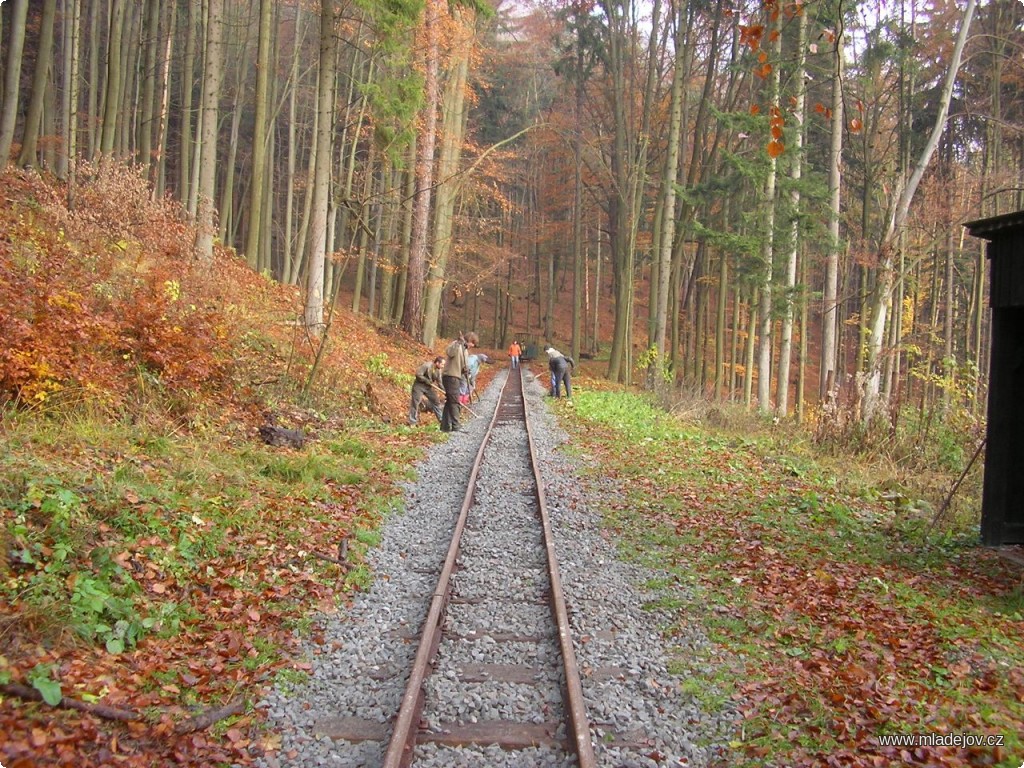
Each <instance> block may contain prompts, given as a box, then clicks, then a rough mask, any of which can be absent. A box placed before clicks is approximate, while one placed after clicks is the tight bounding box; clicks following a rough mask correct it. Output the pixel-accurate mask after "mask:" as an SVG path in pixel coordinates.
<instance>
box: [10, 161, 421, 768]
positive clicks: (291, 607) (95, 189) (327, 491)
mask: <svg viewBox="0 0 1024 768" xmlns="http://www.w3.org/2000/svg"><path fill="white" fill-rule="evenodd" d="M81 178H82V180H83V181H82V185H81V187H80V189H78V190H76V199H75V205H74V208H73V209H69V208H68V206H67V201H66V190H65V189H64V188H62V187H61V186H59V185H57V184H55V183H53V182H52V181H48V180H45V179H43V178H40V177H39V176H37V175H34V174H31V173H25V172H21V171H9V172H7V173H6V174H4V175H3V177H2V178H0V188H3V189H4V194H3V196H0V327H2V328H4V341H3V344H2V345H0V402H2V404H3V411H2V424H0V443H2V449H0V477H2V479H3V482H2V484H0V508H2V511H3V526H2V534H0V535H2V537H3V539H2V545H3V546H2V549H0V552H2V555H3V556H2V557H0V580H2V587H0V616H3V618H2V619H0V622H2V623H0V637H2V638H3V644H2V650H0V684H3V685H4V686H5V687H4V693H5V695H4V696H3V699H2V702H0V730H2V731H3V732H5V733H6V734H8V738H7V739H6V740H5V741H4V743H3V744H2V745H0V761H2V762H3V763H4V765H7V766H8V767H10V766H12V765H29V764H31V765H62V764H79V765H99V764H109V763H112V762H116V763H117V764H119V765H152V764H165V763H167V762H171V761H172V760H173V761H181V762H184V763H186V764H196V765H210V764H214V763H216V762H218V761H231V762H233V763H236V764H238V763H244V762H246V761H247V760H248V759H249V758H250V754H251V753H252V752H255V751H258V750H256V747H257V745H256V744H254V743H251V742H250V741H249V738H248V736H243V735H242V734H243V733H247V729H246V728H245V725H246V722H247V721H248V719H249V717H250V716H249V715H247V714H246V713H245V709H244V706H243V707H242V710H241V711H240V712H239V713H237V714H235V715H233V716H232V717H230V718H227V719H225V720H222V721H220V722H219V723H218V724H217V725H215V726H213V728H212V729H210V730H196V731H195V732H194V733H185V731H186V730H187V729H188V728H189V727H190V725H195V724H194V723H191V721H190V720H189V719H188V718H190V717H192V716H195V715H196V714H197V713H200V712H204V711H207V710H209V709H216V708H218V707H221V706H224V705H228V704H231V703H237V702H248V701H250V700H251V699H252V693H253V691H254V688H255V687H257V686H259V685H262V684H265V683H267V682H269V681H271V680H272V679H273V678H274V677H275V676H276V675H278V674H287V673H288V669H289V666H288V664H289V662H288V661H287V652H288V649H289V647H290V646H291V645H292V644H293V643H294V642H295V640H296V637H297V634H298V632H299V631H300V630H304V629H305V628H307V627H308V622H309V620H308V619H307V618H305V616H306V615H307V614H308V613H309V611H310V608H311V607H312V606H317V607H319V608H321V609H326V610H330V609H331V608H332V607H333V606H335V605H337V604H338V601H343V600H344V599H345V595H346V594H347V593H349V592H351V591H352V590H353V589H356V588H358V587H359V586H360V585H362V584H365V583H366V582H367V580H368V577H369V576H368V573H367V572H366V570H365V567H364V566H363V565H362V552H363V551H364V550H365V547H366V546H367V544H368V543H371V542H372V541H373V536H374V534H373V533H372V531H373V529H374V527H375V525H376V522H377V521H378V520H379V518H380V516H381V515H382V514H384V513H385V512H386V510H387V509H388V507H389V505H390V504H391V503H392V499H393V497H394V488H395V482H396V480H398V479H399V478H401V477H402V476H403V474H404V473H405V472H406V471H407V469H406V468H407V467H408V466H409V465H410V464H411V462H412V461H413V460H415V458H416V457H417V456H419V455H420V454H421V453H422V451H423V450H424V449H425V448H426V447H427V446H429V445H430V444H431V442H432V441H436V440H440V439H441V438H440V436H439V434H438V432H437V431H436V427H435V425H434V424H433V423H431V422H430V421H428V420H426V419H424V420H422V422H421V424H422V426H420V427H418V428H415V429H412V428H408V427H406V426H405V425H404V419H405V414H406V409H407V408H408V400H407V398H408V387H409V384H410V383H411V372H412V371H413V370H414V368H415V366H416V365H417V364H418V363H419V362H420V361H421V360H424V359H427V358H428V357H429V356H430V354H431V350H428V349H426V348H424V347H423V346H422V345H418V344H416V343H413V342H411V341H410V340H409V339H408V338H406V337H405V336H403V335H402V334H400V333H397V332H395V331H394V330H392V329H382V330H379V331H378V330H375V329H374V328H373V327H372V326H370V325H368V324H367V323H366V321H365V319H364V318H359V317H356V316H354V315H352V314H350V313H348V312H346V311H344V310H341V309H339V310H337V311H336V312H335V313H334V314H333V316H332V319H331V325H330V328H329V330H328V332H327V346H326V351H325V353H324V354H323V355H322V357H321V360H320V362H319V364H318V365H317V366H316V369H315V371H314V362H315V360H316V354H315V352H316V350H315V346H316V345H315V341H314V340H313V339H311V338H309V337H308V335H307V334H306V333H305V331H304V329H302V328H301V326H300V325H299V324H298V323H297V322H296V319H297V318H298V317H299V316H300V313H301V303H300V296H299V294H298V292H297V291H296V290H295V289H293V288H288V287H283V286H280V285H278V284H276V283H273V282H271V281H269V280H266V279H264V278H263V277H261V276H259V275H257V274H255V273H253V272H252V271H251V270H250V269H249V268H248V267H247V266H246V265H245V264H244V263H243V262H242V261H241V260H240V259H239V258H238V257H236V256H235V255H233V254H232V253H229V252H227V251H220V252H218V254H217V256H216V260H215V262H214V263H213V264H201V263H198V262H197V261H195V260H194V259H193V258H192V255H191V243H192V242H193V239H194V231H193V230H192V229H191V228H190V226H189V225H188V224H186V223H185V217H184V216H182V215H181V212H180V211H179V210H177V208H176V207H175V206H174V205H172V204H170V203H164V202H160V203H153V202H151V201H150V200H149V193H148V189H147V186H146V183H145V181H144V180H143V179H142V178H140V177H139V176H138V175H136V174H135V173H133V172H132V171H129V170H126V169H124V168H122V167H115V168H111V169H107V170H103V171H101V170H100V169H94V168H83V169H82V173H81ZM269 425H274V426H278V427H281V428H285V429H291V430H300V431H301V432H302V435H303V436H304V438H305V439H306V442H305V445H304V447H302V449H301V450H295V449H293V448H288V447H274V446H270V445H266V444H264V442H263V441H262V440H261V439H260V432H259V428H260V427H261V426H264V427H265V426H269ZM39 696H42V697H45V698H46V699H47V700H48V701H50V702H51V703H55V702H57V701H60V700H61V697H64V699H63V703H64V704H65V705H68V704H71V705H72V706H76V707H78V709H68V708H60V709H53V708H51V707H50V706H48V705H46V704H39V703H33V702H30V701H28V700H27V699H28V698H31V697H39ZM124 718H139V719H138V720H132V721H131V722H128V723H127V724H125V723H122V722H121V720H122V719H124ZM218 729H219V730H218Z"/></svg>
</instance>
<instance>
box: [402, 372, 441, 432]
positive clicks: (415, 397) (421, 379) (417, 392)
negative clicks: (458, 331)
mask: <svg viewBox="0 0 1024 768" xmlns="http://www.w3.org/2000/svg"><path fill="white" fill-rule="evenodd" d="M442 367H444V356H443V355H438V356H437V357H435V358H434V359H433V360H428V361H427V362H425V363H423V365H421V366H420V367H419V368H417V369H416V378H415V379H413V381H412V403H411V404H410V406H409V423H410V424H416V423H418V422H419V420H420V402H421V401H422V400H423V398H424V397H425V398H427V403H428V404H429V408H430V410H431V411H433V413H434V415H435V416H437V420H438V421H440V420H441V398H440V397H438V391H439V390H440V389H441V368H442Z"/></svg>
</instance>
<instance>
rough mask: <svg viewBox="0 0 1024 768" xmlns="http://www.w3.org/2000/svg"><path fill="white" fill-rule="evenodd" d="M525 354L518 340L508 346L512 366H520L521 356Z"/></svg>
mask: <svg viewBox="0 0 1024 768" xmlns="http://www.w3.org/2000/svg"><path fill="white" fill-rule="evenodd" d="M522 354H523V348H522V347H520V346H519V342H518V341H513V342H512V346H510V347H509V348H508V356H509V359H510V360H511V361H512V367H513V368H518V367H519V356H520V355H522Z"/></svg>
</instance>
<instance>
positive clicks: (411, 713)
mask: <svg viewBox="0 0 1024 768" xmlns="http://www.w3.org/2000/svg"><path fill="white" fill-rule="evenodd" d="M507 387H508V377H506V378H505V383H504V384H503V385H502V387H501V394H500V395H499V396H498V403H497V404H496V405H495V408H494V414H493V415H492V416H491V421H490V423H489V424H488V425H487V431H486V432H485V433H484V438H483V440H481V441H480V449H479V450H478V451H477V453H476V459H475V460H474V461H473V469H472V470H471V471H470V473H469V482H468V483H467V484H466V495H465V497H464V498H463V500H462V508H461V509H460V510H459V517H458V519H457V520H456V521H455V529H454V531H453V532H452V541H451V544H450V545H449V546H448V555H447V557H445V561H444V567H443V568H442V569H441V575H440V576H439V577H438V580H437V586H435V587H434V595H433V597H432V598H431V600H430V610H429V611H428V612H427V618H426V619H425V620H424V622H423V629H422V632H421V636H420V644H419V648H418V649H417V650H416V659H415V661H413V666H412V673H411V674H410V676H409V682H408V683H407V684H406V687H405V694H404V695H403V696H402V704H401V706H399V708H398V717H397V718H396V719H395V728H394V731H393V732H392V734H391V740H390V741H389V742H388V749H387V752H385V754H384V763H383V768H406V767H407V766H408V765H410V764H411V762H412V752H413V748H414V747H415V746H416V729H417V727H418V726H419V719H420V714H421V712H422V711H423V701H424V694H423V682H424V681H425V680H426V678H427V668H428V667H429V666H430V662H431V661H433V658H434V655H435V654H436V653H437V648H438V644H439V643H440V640H441V620H442V618H443V616H444V607H445V603H447V601H448V595H449V593H450V591H451V578H452V572H453V571H454V570H455V559H456V557H457V556H458V553H459V545H460V544H461V543H462V532H463V530H464V529H465V527H466V518H467V517H468V516H469V509H470V507H472V506H473V494H474V491H475V490H476V478H477V475H478V474H479V473H480V465H481V464H482V463H483V458H484V450H485V449H486V448H487V444H488V443H489V442H490V439H491V432H492V431H493V429H494V423H495V422H496V421H497V420H498V412H499V411H500V410H501V407H500V406H501V400H502V398H504V397H505V389H506V388H507Z"/></svg>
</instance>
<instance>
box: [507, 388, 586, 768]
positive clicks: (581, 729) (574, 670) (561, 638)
mask: <svg viewBox="0 0 1024 768" xmlns="http://www.w3.org/2000/svg"><path fill="white" fill-rule="evenodd" d="M519 376H520V379H521V378H522V373H520V374H519ZM523 420H524V421H525V423H526V442H527V445H528V446H529V449H530V467H531V468H532V469H533V478H534V481H535V487H536V495H537V510H538V514H539V515H540V519H541V525H542V526H543V528H544V546H545V548H546V549H547V553H548V578H549V579H550V581H551V611H552V613H553V614H554V617H555V623H556V624H557V625H558V643H559V646H560V647H561V650H562V664H563V665H564V667H565V688H566V692H565V698H566V702H565V703H566V709H567V710H568V714H569V721H570V724H571V725H572V734H573V746H574V748H575V750H576V759H577V763H578V765H579V768H593V766H595V765H596V764H597V758H596V757H595V756H594V745H593V742H592V741H591V740H590V721H589V720H588V718H587V708H586V704H585V703H584V701H583V683H582V682H581V680H580V668H579V664H578V663H577V661H576V651H575V650H574V649H573V645H572V635H571V634H570V631H569V613H568V611H567V610H566V607H565V596H564V595H563V594H562V577H561V575H560V574H559V570H558V560H557V558H556V557H555V540H554V536H553V535H552V533H551V521H550V519H549V517H548V508H547V502H546V500H545V498H546V497H545V494H544V483H543V482H542V480H541V474H540V466H539V464H538V463H537V454H536V451H535V450H534V447H533V431H532V430H531V429H530V414H529V412H528V410H527V409H526V398H525V395H524V397H523Z"/></svg>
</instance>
